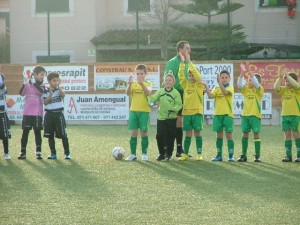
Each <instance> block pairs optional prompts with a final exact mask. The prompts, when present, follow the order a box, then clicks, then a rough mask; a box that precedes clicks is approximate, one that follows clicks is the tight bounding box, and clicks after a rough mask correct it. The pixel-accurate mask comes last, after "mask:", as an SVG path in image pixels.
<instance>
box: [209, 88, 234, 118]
mask: <svg viewBox="0 0 300 225" xmlns="http://www.w3.org/2000/svg"><path fill="white" fill-rule="evenodd" d="M226 90H227V91H228V92H229V94H228V95H224V94H223V92H222V90H221V88H220V87H215V88H214V89H213V90H212V91H211V93H212V94H213V96H214V99H215V112H214V115H228V116H230V117H234V116H233V114H234V113H233V110H234V109H233V102H232V100H233V94H234V89H233V86H228V87H226Z"/></svg>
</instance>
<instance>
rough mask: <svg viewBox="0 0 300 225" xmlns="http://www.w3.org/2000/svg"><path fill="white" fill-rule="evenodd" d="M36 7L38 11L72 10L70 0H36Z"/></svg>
mask: <svg viewBox="0 0 300 225" xmlns="http://www.w3.org/2000/svg"><path fill="white" fill-rule="evenodd" d="M35 4H36V6H35V9H36V12H37V13H45V12H47V11H48V10H49V11H50V12H63V13H65V12H70V3H69V0H36V1H35Z"/></svg>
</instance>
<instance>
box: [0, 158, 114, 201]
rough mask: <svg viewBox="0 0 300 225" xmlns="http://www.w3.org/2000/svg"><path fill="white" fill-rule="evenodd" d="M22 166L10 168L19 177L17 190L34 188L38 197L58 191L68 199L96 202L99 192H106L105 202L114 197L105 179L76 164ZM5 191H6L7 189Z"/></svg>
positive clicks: (59, 162) (32, 163)
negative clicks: (19, 188) (46, 191)
mask: <svg viewBox="0 0 300 225" xmlns="http://www.w3.org/2000/svg"><path fill="white" fill-rule="evenodd" d="M22 163H23V164H24V165H21V163H19V165H16V164H14V163H13V162H11V163H10V164H11V165H10V166H9V167H12V168H10V172H11V171H14V172H13V173H16V174H17V179H16V183H15V186H19V187H22V188H23V189H26V188H27V187H30V189H32V188H33V186H34V188H33V189H35V190H36V192H35V196H36V197H38V195H42V194H43V193H42V192H43V190H45V189H48V190H50V193H51V192H56V190H57V192H59V193H64V194H66V195H67V196H73V197H79V198H83V199H86V198H87V199H95V198H97V195H95V193H99V192H100V193H101V192H102V195H101V197H102V198H105V197H106V196H107V198H108V197H109V196H110V195H111V194H112V193H111V192H110V190H109V189H108V188H106V186H105V183H104V182H103V181H102V180H101V179H98V177H97V176H95V174H92V173H91V172H89V171H87V170H86V169H85V168H84V167H82V166H81V165H80V164H78V163H77V162H76V160H73V159H72V160H65V159H62V160H61V159H57V160H48V159H42V160H36V161H31V160H22ZM22 167H24V168H25V167H27V168H26V170H27V171H28V174H29V175H30V176H35V177H34V178H31V177H28V174H25V173H27V172H26V171H24V170H23V169H22ZM9 176H11V175H7V177H6V178H5V179H8V178H9ZM20 182H21V183H22V184H21V185H20ZM1 187H3V188H5V185H4V186H1ZM99 187H101V189H99ZM52 194H53V193H52ZM54 195H55V194H54Z"/></svg>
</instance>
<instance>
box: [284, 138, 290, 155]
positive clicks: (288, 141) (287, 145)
mask: <svg viewBox="0 0 300 225" xmlns="http://www.w3.org/2000/svg"><path fill="white" fill-rule="evenodd" d="M284 147H285V153H286V156H288V157H292V140H287V141H285V142H284Z"/></svg>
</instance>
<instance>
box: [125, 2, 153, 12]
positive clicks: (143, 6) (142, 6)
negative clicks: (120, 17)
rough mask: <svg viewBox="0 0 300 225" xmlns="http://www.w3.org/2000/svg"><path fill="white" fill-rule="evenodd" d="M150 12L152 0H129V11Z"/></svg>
mask: <svg viewBox="0 0 300 225" xmlns="http://www.w3.org/2000/svg"><path fill="white" fill-rule="evenodd" d="M137 9H138V11H141V12H150V11H151V9H150V0H128V12H134V11H136V10H137Z"/></svg>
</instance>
